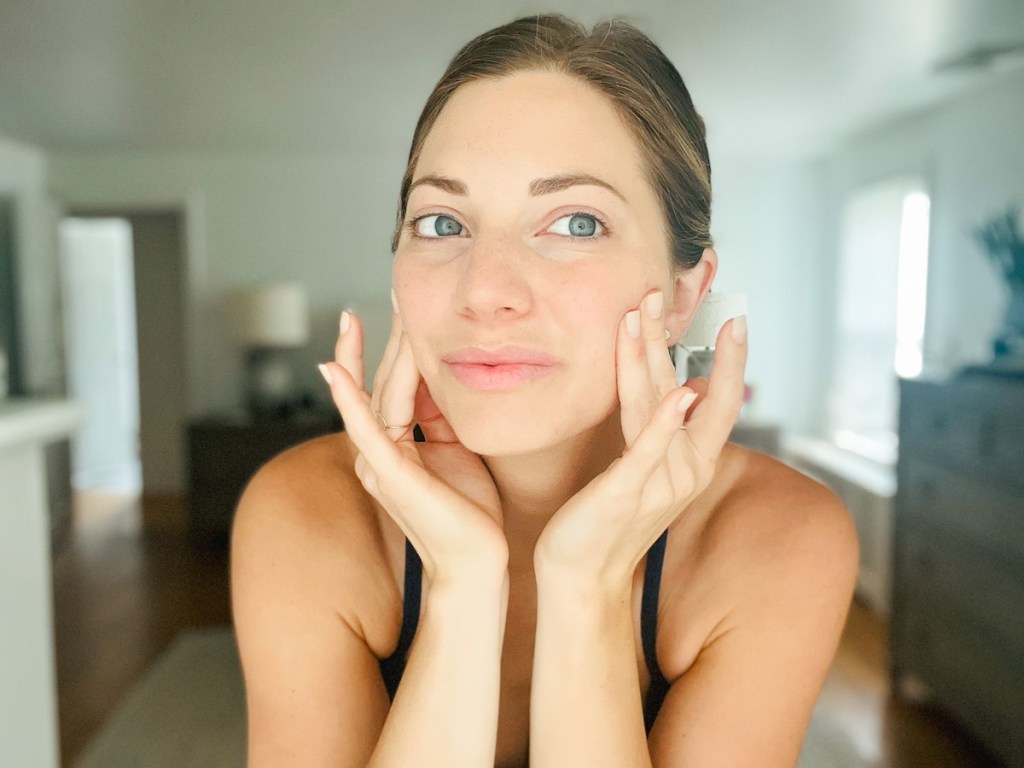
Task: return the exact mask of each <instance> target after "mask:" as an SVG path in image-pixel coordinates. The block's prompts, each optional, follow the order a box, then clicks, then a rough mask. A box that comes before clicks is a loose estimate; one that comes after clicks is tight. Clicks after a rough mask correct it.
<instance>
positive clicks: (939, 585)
mask: <svg viewBox="0 0 1024 768" xmlns="http://www.w3.org/2000/svg"><path fill="white" fill-rule="evenodd" d="M896 556H897V558H899V570H900V574H901V578H902V580H903V583H904V585H905V594H906V596H907V600H908V602H909V603H910V604H912V605H928V606H930V609H929V611H930V613H931V614H932V615H937V614H938V615H945V616H947V617H949V619H950V620H958V621H959V620H961V619H962V620H964V621H967V622H970V623H973V624H976V625H977V627H978V629H979V631H980V632H983V633H986V634H988V635H989V636H990V637H991V646H992V647H993V648H1001V649H1004V651H1003V652H1004V655H1005V656H1006V661H1007V662H1008V663H1015V664H1017V665H1018V666H1020V667H1021V668H1022V670H1024V663H1021V662H1020V660H1021V659H1024V565H1022V564H1012V563H1003V562H1002V561H1001V560H997V559H993V558H992V557H990V556H988V553H987V552H985V551H984V550H982V549H978V548H976V547H974V546H972V545H971V543H970V542H969V541H968V540H967V539H964V538H963V537H960V538H957V537H955V536H950V535H948V534H945V533H942V532H939V531H936V530H933V529H931V527H930V526H926V525H920V526H917V527H915V528H914V529H913V530H910V531H906V532H905V533H904V534H903V535H902V536H901V537H900V539H899V541H898V542H897V548H896ZM1022 682H1024V680H1022Z"/></svg>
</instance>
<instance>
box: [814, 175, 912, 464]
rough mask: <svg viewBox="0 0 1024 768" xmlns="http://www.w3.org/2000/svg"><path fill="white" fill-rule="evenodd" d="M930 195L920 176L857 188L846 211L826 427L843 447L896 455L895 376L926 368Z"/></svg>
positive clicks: (890, 458) (890, 459)
mask: <svg viewBox="0 0 1024 768" xmlns="http://www.w3.org/2000/svg"><path fill="white" fill-rule="evenodd" d="M929 207H930V201H929V198H928V194H927V192H926V189H925V185H924V183H923V181H922V180H920V179H917V178H906V177H901V178H896V179H889V180H887V181H884V182H879V183H876V184H872V185H871V186H869V187H864V188H862V189H859V190H857V191H856V192H855V193H854V194H853V195H852V196H851V197H850V198H849V200H848V201H847V205H846V208H845V210H844V215H843V223H842V240H841V247H842V252H841V259H840V267H839V275H838V279H839V300H838V305H837V315H838V316H837V322H836V328H837V335H836V354H835V369H834V371H833V380H832V382H833V383H832V388H831V392H830V394H829V399H828V418H829V432H830V435H831V438H832V440H833V441H835V443H836V445H838V446H839V447H840V448H844V449H846V450H850V451H854V452H855V453H859V454H861V455H864V456H867V457H868V458H871V459H874V460H876V461H879V462H882V463H885V464H893V463H895V461H896V448H897V445H896V443H897V440H896V427H897V423H896V422H897V418H898V397H899V388H898V383H897V380H898V378H912V377H914V376H917V375H918V374H920V372H921V367H922V347H923V341H924V319H925V295H926V286H927V278H928V221H929Z"/></svg>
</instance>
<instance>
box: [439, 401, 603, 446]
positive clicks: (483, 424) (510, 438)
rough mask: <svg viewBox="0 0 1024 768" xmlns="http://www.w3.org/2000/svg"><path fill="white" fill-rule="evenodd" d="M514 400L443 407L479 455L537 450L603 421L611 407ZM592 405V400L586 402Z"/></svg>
mask: <svg viewBox="0 0 1024 768" xmlns="http://www.w3.org/2000/svg"><path fill="white" fill-rule="evenodd" d="M545 402H546V404H547V407H538V405H537V403H536V402H535V401H533V402H530V401H525V400H524V401H522V402H518V403H516V402H513V401H512V400H511V399H508V400H504V401H500V400H497V401H495V402H493V403H489V404H486V405H476V406H475V407H469V406H462V405H461V404H460V405H459V406H456V407H453V408H451V409H443V412H444V413H445V417H446V418H447V419H448V423H449V424H451V426H452V429H453V430H454V431H455V435H456V436H457V437H458V438H459V442H461V443H462V444H463V445H464V446H466V448H468V449H469V450H471V451H472V452H473V453H476V454H479V455H480V456H495V457H496V456H519V455H525V454H531V453H540V452H542V451H545V450H547V449H550V448H553V447H555V446H557V445H559V444H561V443H564V442H566V441H567V440H571V439H572V438H574V437H577V436H578V435H580V434H582V433H584V432H586V431H588V430H591V429H593V428H595V427H597V426H599V425H601V424H603V423H604V422H605V421H606V420H607V419H608V418H610V417H611V416H612V415H614V413H616V412H617V411H614V409H612V408H606V409H599V410H594V411H593V412H591V411H590V409H588V411H587V412H583V411H582V410H581V409H580V407H579V404H578V403H570V402H565V401H551V400H547V401H545ZM589 405H590V406H591V407H593V406H594V405H595V404H594V403H591V404H589Z"/></svg>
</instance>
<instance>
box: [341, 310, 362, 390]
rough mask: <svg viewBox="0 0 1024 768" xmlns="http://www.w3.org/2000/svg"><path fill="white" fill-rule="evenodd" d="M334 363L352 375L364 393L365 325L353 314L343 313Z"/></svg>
mask: <svg viewBox="0 0 1024 768" xmlns="http://www.w3.org/2000/svg"><path fill="white" fill-rule="evenodd" d="M334 361H335V362H336V363H338V365H340V366H341V367H342V368H344V369H345V370H347V371H348V372H349V373H350V374H352V378H353V379H354V380H355V382H356V383H357V384H358V385H359V388H360V389H362V390H363V391H364V392H365V390H366V379H365V378H364V365H363V323H362V321H361V320H360V319H359V318H358V317H356V315H355V314H354V313H352V312H349V311H347V310H346V311H345V312H342V313H341V318H340V320H339V323H338V340H337V342H335V344H334Z"/></svg>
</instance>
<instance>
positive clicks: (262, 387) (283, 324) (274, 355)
mask: <svg viewBox="0 0 1024 768" xmlns="http://www.w3.org/2000/svg"><path fill="white" fill-rule="evenodd" d="M231 314H232V320H231V322H232V326H233V330H234V333H235V335H236V337H237V338H238V339H239V340H240V341H241V342H242V343H243V344H244V345H245V346H246V401H247V402H246V404H247V406H248V408H249V411H250V413H251V414H252V415H253V417H255V418H266V417H274V416H283V415H286V414H287V411H288V410H289V408H290V405H291V403H290V399H291V396H292V394H293V387H294V383H293V382H294V378H293V371H292V366H291V363H290V361H289V360H288V358H287V355H286V354H285V350H287V349H293V348H297V347H304V346H305V345H306V344H308V343H309V299H308V298H307V296H306V290H305V288H304V287H303V286H302V285H300V284H299V283H296V282H275V283H264V284H260V285H256V286H253V287H251V288H248V289H245V290H243V291H240V292H239V293H237V294H236V296H235V299H234V302H233V307H232V310H231Z"/></svg>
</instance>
